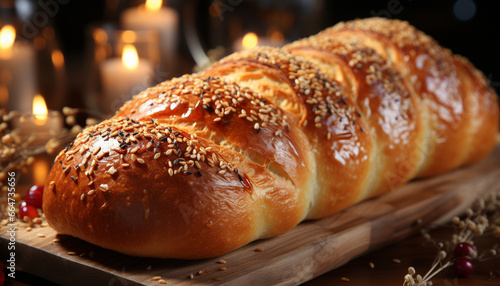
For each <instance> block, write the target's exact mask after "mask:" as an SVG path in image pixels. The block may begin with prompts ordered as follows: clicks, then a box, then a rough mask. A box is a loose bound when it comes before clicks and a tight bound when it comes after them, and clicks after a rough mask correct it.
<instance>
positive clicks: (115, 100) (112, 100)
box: [101, 44, 153, 112]
mask: <svg viewBox="0 0 500 286" xmlns="http://www.w3.org/2000/svg"><path fill="white" fill-rule="evenodd" d="M152 75H153V69H152V67H151V64H150V62H149V61H148V60H145V59H140V58H139V56H138V55H137V50H136V49H135V47H134V46H133V45H132V44H125V46H124V48H123V53H122V57H121V59H120V58H111V59H107V60H105V61H104V62H103V63H102V64H101V79H102V81H101V83H102V90H103V95H104V96H103V98H102V101H101V106H102V108H103V109H104V110H105V111H106V112H114V111H116V110H117V109H118V108H119V107H120V106H121V105H123V103H124V102H125V101H126V100H128V99H130V97H131V96H132V95H133V94H134V93H139V92H140V91H142V90H144V89H145V88H147V87H149V86H150V85H151V81H152Z"/></svg>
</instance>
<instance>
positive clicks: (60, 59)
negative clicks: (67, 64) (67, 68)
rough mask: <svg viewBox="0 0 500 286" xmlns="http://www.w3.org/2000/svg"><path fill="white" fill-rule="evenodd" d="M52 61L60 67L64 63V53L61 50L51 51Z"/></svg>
mask: <svg viewBox="0 0 500 286" xmlns="http://www.w3.org/2000/svg"><path fill="white" fill-rule="evenodd" d="M52 62H53V63H54V66H56V67H62V66H63V65H64V55H63V53H62V52H61V50H54V51H52Z"/></svg>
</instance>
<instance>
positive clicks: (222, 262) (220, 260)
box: [217, 259, 227, 264]
mask: <svg viewBox="0 0 500 286" xmlns="http://www.w3.org/2000/svg"><path fill="white" fill-rule="evenodd" d="M217 263H219V264H226V263H227V262H226V260H224V259H219V260H217Z"/></svg>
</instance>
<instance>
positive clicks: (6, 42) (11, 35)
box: [0, 25, 16, 49]
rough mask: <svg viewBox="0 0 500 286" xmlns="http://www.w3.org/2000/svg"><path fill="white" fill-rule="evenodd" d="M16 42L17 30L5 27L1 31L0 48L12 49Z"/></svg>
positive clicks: (9, 26) (10, 26)
mask: <svg viewBox="0 0 500 286" xmlns="http://www.w3.org/2000/svg"><path fill="white" fill-rule="evenodd" d="M15 40H16V30H15V29H14V27H13V26H12V25H5V26H4V27H3V28H2V30H0V48H2V49H10V48H11V47H12V46H13V45H14V41H15Z"/></svg>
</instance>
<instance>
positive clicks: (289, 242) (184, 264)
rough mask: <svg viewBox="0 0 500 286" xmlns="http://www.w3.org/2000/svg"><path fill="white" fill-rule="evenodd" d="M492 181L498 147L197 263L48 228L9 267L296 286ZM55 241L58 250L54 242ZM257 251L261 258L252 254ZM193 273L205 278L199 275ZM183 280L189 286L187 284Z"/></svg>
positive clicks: (499, 167) (59, 275)
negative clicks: (128, 251) (135, 253)
mask: <svg viewBox="0 0 500 286" xmlns="http://www.w3.org/2000/svg"><path fill="white" fill-rule="evenodd" d="M499 176H500V146H497V148H496V149H495V151H494V152H493V153H492V154H491V155H490V156H489V157H488V158H487V159H485V160H483V161H481V162H479V163H478V164H475V165H472V166H468V167H464V168H461V169H458V170H455V171H452V172H449V173H446V174H444V175H441V176H438V177H435V178H430V179H425V180H417V181H413V182H411V183H409V184H407V185H405V186H403V187H401V188H399V189H398V190H397V191H395V192H392V193H389V194H387V195H384V196H382V197H378V198H375V199H371V200H367V201H364V202H362V203H359V204H357V205H355V206H352V207H350V208H348V209H346V210H344V211H342V212H340V213H337V214H335V215H333V216H330V217H327V218H325V219H321V220H316V221H308V222H304V223H302V224H300V225H299V226H297V227H295V228H294V229H292V230H291V231H289V232H287V233H285V234H283V235H280V236H278V237H275V238H271V239H265V240H260V241H256V242H254V243H251V244H249V245H247V246H245V247H242V248H240V249H238V250H235V251H233V252H231V253H228V254H226V255H223V256H221V257H217V258H213V259H205V260H197V261H185V260H165V259H147V258H136V257H130V256H126V255H122V254H119V253H116V252H113V251H109V250H105V249H102V248H99V247H97V246H95V245H92V244H89V243H86V242H84V241H81V240H79V239H76V238H73V237H68V236H57V235H56V233H55V232H54V230H52V229H51V228H49V227H36V228H34V229H33V230H32V231H30V232H27V231H26V230H25V229H24V227H20V228H19V229H18V231H17V237H16V239H17V240H16V263H17V266H16V267H17V270H22V271H25V272H28V273H32V274H34V275H36V276H39V277H42V278H45V279H47V280H50V281H53V282H55V283H58V284H64V285H159V283H158V282H157V281H153V280H152V278H153V277H154V276H161V277H162V278H163V279H165V280H166V281H167V282H168V284H169V285H200V284H203V285H205V284H214V285H229V284H231V285H233V284H236V285H271V284H273V285H295V284H299V283H302V282H305V281H308V280H311V279H313V278H314V277H317V276H319V275H321V274H323V273H325V272H328V271H330V270H332V269H335V268H337V267H340V266H341V265H343V264H345V263H346V262H348V261H349V260H351V259H353V258H355V257H358V256H360V255H362V254H364V253H367V252H369V251H372V250H374V249H377V248H380V247H382V246H384V245H387V244H389V243H391V242H394V241H397V240H401V239H403V238H405V237H408V236H410V235H412V234H414V233H415V232H417V231H418V230H419V229H421V228H422V227H424V226H426V227H427V226H429V225H431V224H441V223H444V222H446V221H449V220H450V219H451V218H452V217H453V216H455V215H458V214H460V213H462V212H463V211H464V210H465V209H466V208H467V207H468V206H470V205H471V203H472V202H473V201H474V200H475V199H476V198H477V197H480V196H484V195H486V194H488V193H490V192H492V191H498V190H500V182H499V181H498V177H499ZM7 230H8V228H7V227H5V226H4V227H2V228H1V229H0V239H1V241H2V247H0V254H1V255H2V257H7V255H8V251H7V247H6V244H5V243H6V242H7V239H8V237H7V233H6V231H7ZM38 234H43V235H44V236H45V237H39V235H38ZM56 237H57V238H59V239H60V242H57V243H54V242H53V239H54V238H56ZM258 248H260V249H262V251H261V252H257V251H255V249H258ZM68 252H75V253H76V255H69V254H68ZM220 259H223V260H225V261H227V264H225V266H227V270H225V271H219V270H218V269H219V268H220V267H221V266H223V265H222V264H218V263H217V261H218V260H220ZM199 271H205V272H206V274H203V275H198V274H197V273H198V272H199ZM190 274H193V275H194V277H193V279H189V278H188V277H189V275H190ZM215 279H217V280H215ZM218 279H220V281H219V280H218Z"/></svg>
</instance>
